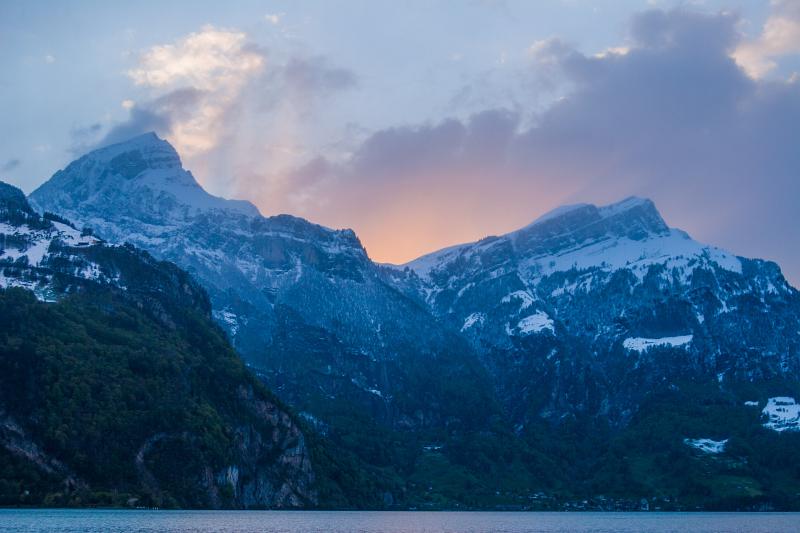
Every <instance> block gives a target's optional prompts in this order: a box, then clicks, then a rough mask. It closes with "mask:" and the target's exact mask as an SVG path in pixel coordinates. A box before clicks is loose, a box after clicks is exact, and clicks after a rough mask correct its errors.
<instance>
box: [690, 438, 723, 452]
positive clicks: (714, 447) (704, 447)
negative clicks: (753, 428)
mask: <svg viewBox="0 0 800 533" xmlns="http://www.w3.org/2000/svg"><path fill="white" fill-rule="evenodd" d="M683 443H684V444H686V445H687V446H690V447H692V448H695V449H697V450H700V451H701V452H703V453H711V454H717V453H722V452H724V451H725V445H726V444H727V443H728V439H725V440H712V439H683Z"/></svg>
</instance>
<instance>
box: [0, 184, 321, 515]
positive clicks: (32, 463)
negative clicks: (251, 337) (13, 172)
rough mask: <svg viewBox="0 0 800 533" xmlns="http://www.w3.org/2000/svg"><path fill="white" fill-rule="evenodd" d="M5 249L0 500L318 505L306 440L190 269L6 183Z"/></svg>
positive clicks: (0, 223)
mask: <svg viewBox="0 0 800 533" xmlns="http://www.w3.org/2000/svg"><path fill="white" fill-rule="evenodd" d="M0 245H2V246H0V283H1V284H2V289H0V316H2V317H3V319H2V321H0V322H1V324H0V448H1V449H2V451H1V452H0V455H2V456H3V464H4V466H7V467H8V468H10V469H12V470H14V471H17V472H18V474H17V476H16V477H14V478H13V479H12V480H11V481H9V480H7V479H3V480H2V481H3V482H2V483H0V488H2V490H0V500H2V503H3V504H19V503H28V504H60V505H65V504H80V503H83V504H86V503H92V502H94V503H98V504H115V505H126V504H131V503H137V502H138V503H139V504H146V505H157V506H175V505H178V506H187V507H192V506H196V507H235V508H242V507H244V508H250V507H262V508H263V507H269V508H275V507H277V508H292V507H307V506H313V505H314V504H315V503H316V501H317V500H316V499H317V496H316V489H315V474H314V471H313V469H312V466H311V460H310V455H309V450H308V448H307V446H306V442H305V436H304V435H303V433H302V432H301V430H300V428H299V426H298V424H297V422H296V421H295V420H294V419H293V418H292V417H291V416H290V415H289V414H288V413H287V412H286V411H285V409H284V408H282V407H281V406H280V404H279V403H278V402H277V400H276V399H275V398H274V397H272V396H271V394H270V393H269V392H268V391H266V390H265V389H264V387H263V386H262V385H261V384H260V383H258V382H257V380H256V379H255V378H253V377H252V376H251V374H249V373H248V372H247V371H246V370H245V368H244V367H243V365H242V364H241V363H240V362H239V360H238V357H237V356H236V354H235V353H234V352H233V350H232V349H231V348H230V347H229V345H228V344H227V341H226V340H225V337H224V335H223V333H222V332H221V331H220V330H218V328H217V327H216V326H214V324H213V323H212V322H211V307H210V304H209V300H208V297H207V295H206V293H205V291H204V290H203V289H202V288H201V287H200V286H199V285H198V284H197V283H196V282H195V281H193V280H192V278H191V277H189V276H188V275H187V274H186V273H185V272H184V271H182V270H180V269H178V268H177V267H175V266H174V265H173V264H171V263H166V262H160V261H157V260H155V259H154V258H152V257H151V256H150V255H149V254H147V253H146V252H142V251H139V250H138V249H136V248H134V247H133V246H131V245H124V246H117V245H110V244H107V243H106V242H104V241H102V240H100V239H98V238H96V237H94V236H92V235H89V234H88V233H86V232H81V231H78V230H77V229H75V228H74V227H73V226H72V225H71V223H70V222H69V221H67V220H66V219H62V218H60V217H56V216H54V215H47V216H45V217H41V216H39V215H38V214H36V213H35V212H34V211H33V210H32V209H31V208H30V207H29V206H28V204H27V201H26V200H25V197H24V195H22V193H21V192H20V191H18V190H16V189H14V188H12V187H10V186H8V185H6V184H2V183H0ZM7 473H8V472H7V470H6V471H5V474H4V475H7ZM9 483H11V485H9ZM111 491H113V495H112V492H111Z"/></svg>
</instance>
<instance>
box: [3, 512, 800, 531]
mask: <svg viewBox="0 0 800 533" xmlns="http://www.w3.org/2000/svg"><path fill="white" fill-rule="evenodd" d="M36 531H58V532H70V533H71V532H76V533H77V532H101V531H102V532H104V533H105V532H110V533H122V532H126V533H127V532H134V533H136V532H142V533H150V532H155V531H159V532H161V531H165V532H172V533H206V532H209V533H211V532H215V533H217V532H219V533H254V532H264V533H295V532H304V533H306V532H311V533H315V532H326V533H327V532H331V533H345V532H347V533H349V532H357V533H439V532H448V533H488V532H500V533H556V532H558V533H560V532H572V531H577V532H591V533H606V532H609V533H611V532H631V533H634V532H636V533H638V532H653V533H666V532H683V531H700V532H706V533H723V532H724V533H744V532H748V533H749V532H755V533H761V532H763V533H782V532H787V533H788V532H792V533H795V532H798V531H800V514H792V513H787V514H784V513H766V514H749V513H424V512H413V513H404V512H324V511H315V512H302V511H290V512H284V511H122V510H119V511H112V510H108V511H106V510H49V509H48V510H15V509H0V532H2V533H7V532H15V533H17V532H26V533H28V532H36Z"/></svg>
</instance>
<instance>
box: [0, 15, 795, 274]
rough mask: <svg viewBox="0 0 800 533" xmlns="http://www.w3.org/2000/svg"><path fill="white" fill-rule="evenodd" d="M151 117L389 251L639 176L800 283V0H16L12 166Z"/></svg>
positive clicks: (201, 157)
mask: <svg viewBox="0 0 800 533" xmlns="http://www.w3.org/2000/svg"><path fill="white" fill-rule="evenodd" d="M146 131H155V132H156V133H158V134H159V135H160V136H162V137H164V138H166V139H167V140H169V141H170V142H171V143H172V144H173V145H174V146H175V147H176V149H177V150H178V152H179V153H180V154H181V157H182V159H183V162H184V166H185V167H186V168H187V169H189V170H191V171H192V172H193V174H194V175H195V177H196V178H197V179H198V181H199V182H200V183H201V184H202V185H203V186H204V187H205V188H206V189H208V190H209V191H210V192H212V193H214V194H217V195H221V196H225V197H229V198H241V199H247V200H250V201H252V202H253V203H254V204H256V205H257V206H258V207H259V209H260V210H261V212H262V213H263V214H264V215H267V216H269V215H273V214H278V213H290V214H294V215H297V216H302V217H304V218H307V219H309V220H311V221H313V222H316V223H320V224H323V225H326V226H330V227H336V228H344V227H349V228H353V229H354V230H355V231H356V233H357V234H358V235H359V237H360V239H361V241H362V243H363V244H364V246H365V247H366V249H367V251H368V252H369V254H370V256H371V257H372V258H373V259H375V260H377V261H381V262H392V263H403V262H406V261H408V260H411V259H413V258H415V257H417V256H419V255H422V254H424V253H427V252H431V251H434V250H436V249H439V248H442V247H445V246H448V245H452V244H456V243H460V242H467V241H472V240H476V239H479V238H482V237H484V236H487V235H492V234H501V233H505V232H508V231H511V230H514V229H516V228H519V227H522V226H524V225H526V224H528V223H529V222H531V221H532V220H534V219H535V218H537V217H538V216H539V215H541V214H542V213H544V212H546V211H548V210H550V209H552V208H554V207H556V206H558V205H562V204H570V203H577V202H589V203H595V204H605V203H610V202H614V201H617V200H619V199H622V198H624V197H627V196H630V195H637V196H645V197H649V198H651V199H653V201H654V202H655V203H656V205H657V207H658V208H659V210H660V211H661V213H662V215H663V216H664V218H665V219H666V221H667V222H668V223H669V224H670V225H671V226H674V227H679V228H682V229H684V230H686V231H688V232H689V233H690V234H691V235H692V236H693V237H695V238H696V239H698V240H700V241H703V242H708V243H712V244H715V245H718V246H722V247H724V248H726V249H728V250H730V251H732V252H734V253H736V254H739V255H744V256H749V257H761V258H765V259H770V260H774V261H777V262H778V263H779V264H780V265H781V266H782V268H783V270H784V272H785V274H786V275H787V277H789V279H790V281H792V282H793V283H794V284H795V286H798V285H800V224H798V220H799V219H800V217H798V212H799V211H798V203H800V1H797V0H772V1H769V0H763V1H757V0H750V1H744V0H739V1H736V0H730V1H723V0H705V1H701V0H694V1H691V0H674V1H673V0H541V1H537V2H529V1H520V2H515V1H511V0H508V1H503V0H461V1H445V0H439V1H434V0H430V1H415V0H412V1H405V2H393V1H372V0H369V1H368V0H364V1H356V0H350V1H340V2H327V1H318V2H308V1H291V2H289V1H287V2H282V1H274V2H262V1H258V2H257V1H247V0H239V1H232V2H227V3H224V4H223V3H221V2H205V1H197V0H194V1H185V2H182V1H177V0H176V1H171V2H154V1H141V2H125V3H122V2H104V1H73V2H61V1H58V2H55V1H54V2H47V1H36V2H26V1H14V0H0V179H2V180H4V181H7V182H10V183H12V184H14V185H17V186H19V187H21V188H22V189H23V190H24V191H25V192H28V193H29V192H31V191H32V190H34V189H35V188H36V187H37V186H38V185H39V184H41V183H42V182H44V181H45V180H47V179H48V178H49V177H50V176H51V175H52V174H53V173H54V172H56V171H57V170H59V169H61V168H63V167H64V166H66V165H67V164H68V163H69V162H70V161H71V160H73V159H75V158H77V157H79V156H80V155H81V154H83V153H85V152H86V151H88V150H91V149H93V148H96V147H99V146H102V145H104V144H109V143H113V142H118V141H122V140H125V139H126V138H129V137H132V136H135V135H137V134H140V133H144V132H146Z"/></svg>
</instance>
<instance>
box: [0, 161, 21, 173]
mask: <svg viewBox="0 0 800 533" xmlns="http://www.w3.org/2000/svg"><path fill="white" fill-rule="evenodd" d="M21 164H22V161H20V160H19V159H9V160H8V161H6V162H5V163H3V165H2V166H0V170H2V171H3V172H11V171H12V170H14V169H15V168H17V167H18V166H20V165H21Z"/></svg>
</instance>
